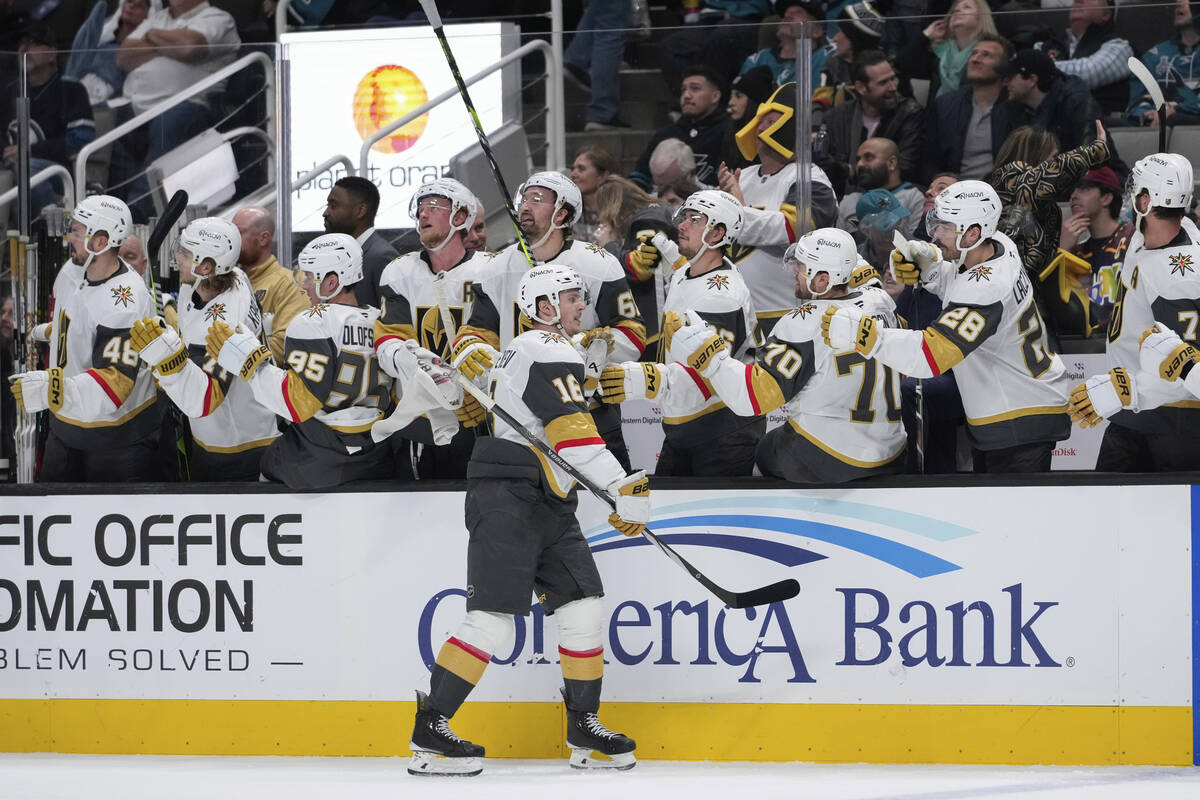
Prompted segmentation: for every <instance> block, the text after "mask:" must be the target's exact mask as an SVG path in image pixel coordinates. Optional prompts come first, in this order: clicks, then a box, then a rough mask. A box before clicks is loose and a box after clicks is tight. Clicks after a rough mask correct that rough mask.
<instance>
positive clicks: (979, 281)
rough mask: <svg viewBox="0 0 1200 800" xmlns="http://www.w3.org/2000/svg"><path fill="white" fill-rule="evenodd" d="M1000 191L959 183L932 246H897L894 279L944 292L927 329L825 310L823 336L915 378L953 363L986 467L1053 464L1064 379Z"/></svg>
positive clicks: (937, 219) (1063, 422)
mask: <svg viewBox="0 0 1200 800" xmlns="http://www.w3.org/2000/svg"><path fill="white" fill-rule="evenodd" d="M999 218H1000V198H999V197H998V196H997V195H996V191H995V190H994V189H993V188H992V187H991V186H989V185H988V184H986V183H984V182H982V181H960V182H958V183H956V184H954V185H953V186H950V187H948V188H947V189H945V190H943V191H942V193H941V194H939V195H938V196H937V199H936V200H935V201H934V207H933V210H932V211H931V212H930V214H929V218H928V219H927V220H926V227H927V230H928V231H929V233H930V235H931V236H932V238H933V241H934V244H932V245H931V244H927V243H925V242H918V241H909V242H907V243H906V247H905V249H904V251H903V252H901V251H900V250H894V251H892V254H891V258H892V263H893V269H894V271H895V272H896V276H897V277H898V278H899V279H900V280H902V281H904V282H906V283H914V282H916V281H917V280H918V279H919V280H920V282H921V285H922V286H923V287H925V288H926V289H928V290H930V291H931V292H933V293H934V294H935V295H937V296H938V297H940V298H941V299H942V309H943V310H942V313H941V315H940V316H939V317H938V318H937V320H936V321H935V322H934V323H933V324H932V325H930V326H929V327H928V328H926V329H925V330H923V331H907V330H893V329H887V328H882V327H880V326H879V325H878V324H877V323H876V321H875V319H874V318H873V317H871V316H869V315H867V314H866V313H864V312H863V311H862V310H861V309H857V308H855V307H853V306H840V307H838V308H828V309H826V310H825V312H824V315H823V317H822V320H821V325H822V332H823V335H824V337H825V343H826V344H828V345H829V346H830V347H832V348H834V349H835V350H837V351H839V352H841V351H843V350H848V349H854V350H857V351H858V352H859V353H860V354H862V355H864V356H867V357H868V358H874V359H875V360H876V361H878V362H879V363H880V365H881V366H888V367H891V368H892V369H893V370H896V371H897V372H900V373H903V374H905V375H911V376H913V377H915V378H928V377H931V376H933V375H940V374H942V373H943V372H945V371H947V370H949V369H951V368H953V369H954V374H955V377H956V378H957V379H958V386H959V390H960V391H961V393H962V402H963V409H964V410H965V412H966V416H967V434H968V436H969V437H970V439H971V444H972V445H973V446H974V450H975V454H974V455H975V469H976V471H981V472H1037V471H1047V470H1049V469H1050V456H1051V452H1052V451H1053V448H1054V443H1055V442H1056V441H1058V440H1060V439H1065V438H1067V436H1068V435H1070V430H1071V424H1070V419H1069V418H1068V417H1067V414H1066V411H1067V388H1068V387H1067V384H1066V381H1067V377H1066V369H1065V368H1064V367H1063V363H1062V360H1061V359H1060V358H1059V357H1058V356H1057V355H1055V354H1053V353H1051V352H1050V350H1049V347H1048V346H1047V343H1046V335H1045V327H1044V326H1043V324H1042V318H1041V314H1040V313H1039V312H1038V309H1037V305H1036V304H1035V303H1034V302H1033V292H1032V286H1031V284H1030V282H1029V278H1028V277H1027V276H1026V274H1025V270H1024V268H1023V267H1022V265H1021V256H1020V254H1019V253H1018V252H1017V250H1016V247H1015V246H1014V245H1013V242H1012V240H1011V239H1009V238H1008V237H1007V236H1005V235H1004V234H1002V233H999V232H997V230H996V223H997V221H998V220H999Z"/></svg>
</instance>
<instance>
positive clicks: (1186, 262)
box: [1167, 253, 1196, 278]
mask: <svg viewBox="0 0 1200 800" xmlns="http://www.w3.org/2000/svg"><path fill="white" fill-rule="evenodd" d="M1167 260H1168V261H1170V262H1171V274H1172V275H1175V274H1178V275H1179V277H1181V278H1182V277H1185V276H1186V275H1187V273H1189V272H1191V271H1193V270H1195V269H1196V267H1195V265H1194V264H1193V263H1192V256H1191V253H1175V254H1173V255H1170V256H1167Z"/></svg>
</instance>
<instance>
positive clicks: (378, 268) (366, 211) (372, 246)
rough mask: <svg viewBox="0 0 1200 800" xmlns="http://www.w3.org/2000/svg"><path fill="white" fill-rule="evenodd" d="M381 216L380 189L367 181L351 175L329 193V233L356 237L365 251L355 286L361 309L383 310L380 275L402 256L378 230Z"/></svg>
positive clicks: (327, 213) (324, 214) (326, 220)
mask: <svg viewBox="0 0 1200 800" xmlns="http://www.w3.org/2000/svg"><path fill="white" fill-rule="evenodd" d="M378 213H379V190H378V189H376V188H375V184H373V183H371V181H369V180H367V179H366V178H359V177H358V176H355V175H350V176H348V177H345V178H342V179H341V180H339V181H338V182H337V183H335V184H334V185H333V188H332V189H330V190H329V196H328V197H327V198H326V200H325V212H324V213H323V214H322V216H323V217H324V219H325V232H326V233H344V234H347V235H349V236H352V237H354V241H356V242H358V246H359V247H360V248H362V273H363V274H362V280H360V281H359V282H358V283H356V284H355V285H354V297H355V298H356V299H357V300H358V304H359V305H360V306H374V307H375V308H379V276H380V274H381V273H382V272H383V268H384V267H386V266H387V265H388V264H389V263H391V260H392V259H393V258H395V257H396V256H398V255H400V254H399V253H397V252H396V248H394V247H392V246H391V245H390V244H388V241H387V240H386V239H384V238H383V237H382V236H381V235H380V234H379V233H378V232H377V231H376V230H375V215H376V214H378ZM317 280H320V278H319V277H318V278H317Z"/></svg>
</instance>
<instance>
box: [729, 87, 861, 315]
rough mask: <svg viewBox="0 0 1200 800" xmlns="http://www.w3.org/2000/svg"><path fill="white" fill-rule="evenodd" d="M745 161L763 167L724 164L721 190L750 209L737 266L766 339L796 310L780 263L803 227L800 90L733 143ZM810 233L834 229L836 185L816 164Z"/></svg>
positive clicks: (771, 101) (761, 112) (780, 96)
mask: <svg viewBox="0 0 1200 800" xmlns="http://www.w3.org/2000/svg"><path fill="white" fill-rule="evenodd" d="M735 139H736V141H737V145H738V149H739V150H741V151H742V155H744V156H745V157H746V159H747V160H754V159H756V158H757V159H758V161H759V163H757V164H754V165H752V166H749V167H746V168H745V169H740V170H737V171H736V172H730V170H729V169H728V168H726V167H725V165H724V164H722V165H721V169H720V171H719V172H718V180H719V181H720V186H721V188H722V189H724V190H725V191H727V192H729V193H730V194H732V195H733V196H734V197H736V198H737V199H738V201H739V202H741V203H742V204H743V205H745V206H746V210H745V220H744V222H743V224H742V232H741V233H740V234H739V235H738V242H737V244H738V246H737V247H735V248H734V249H733V254H732V256H731V258H732V260H733V263H735V264H737V265H738V269H739V270H740V271H741V273H742V276H743V277H744V278H745V279H746V284H747V285H748V286H749V287H750V295H751V298H752V299H753V300H754V309H755V311H757V312H758V319H759V323H760V326H761V328H762V331H763V335H766V334H767V333H769V332H770V327H771V326H772V325H774V324H775V320H777V319H779V318H780V317H782V316H783V315H784V314H786V313H788V312H789V311H791V310H792V308H793V307H794V306H795V304H794V303H793V302H792V300H793V283H792V279H791V276H790V275H787V274H786V273H784V272H781V271H780V270H779V260H780V259H781V258H782V257H783V253H784V251H785V250H786V249H787V247H788V245H789V244H791V243H792V242H795V241H796V236H797V231H800V230H803V229H804V228H805V227H809V226H808V225H805V226H801V225H800V224H799V223H798V222H797V220H796V203H797V202H798V186H797V183H798V181H799V180H800V170H799V167H798V166H797V164H796V153H795V151H794V149H793V148H794V147H795V146H796V84H795V83H794V82H793V83H785V84H784V85H782V86H780V87H779V88H778V89H776V90H775V92H774V93H773V94H772V95H771V96H770V97H769V98H767V102H765V103H763V104H762V105H760V106H759V107H758V113H757V114H756V115H755V116H754V118H753V119H751V120H750V121H749V122H748V123H747V124H746V126H745V127H744V128H742V129H741V130H740V131H738V132H737V135H736V137H735ZM811 170H812V172H811V175H810V177H811V181H810V189H811V192H812V220H811V228H821V227H824V226H826V225H833V223H834V221H835V220H836V219H837V198H836V196H835V195H834V193H833V184H831V183H830V181H829V177H828V176H827V175H826V174H825V172H824V171H823V170H822V169H821V168H820V167H818V166H816V165H815V164H814V165H813V166H812V167H811Z"/></svg>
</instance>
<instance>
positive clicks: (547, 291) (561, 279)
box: [517, 263, 584, 325]
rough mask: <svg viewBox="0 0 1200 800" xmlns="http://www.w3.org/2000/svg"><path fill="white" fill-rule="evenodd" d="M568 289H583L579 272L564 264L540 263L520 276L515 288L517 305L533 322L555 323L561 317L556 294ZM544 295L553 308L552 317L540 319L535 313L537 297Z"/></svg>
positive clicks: (536, 311)
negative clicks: (518, 283)
mask: <svg viewBox="0 0 1200 800" xmlns="http://www.w3.org/2000/svg"><path fill="white" fill-rule="evenodd" d="M570 289H578V290H579V291H581V292H582V291H584V288H583V281H582V280H581V279H580V277H579V273H578V272H576V271H575V270H573V269H571V268H570V267H568V266H567V265H566V264H555V263H549V264H540V265H538V266H536V267H534V268H533V269H531V270H529V271H528V272H526V273H525V274H524V275H523V276H521V287H520V289H518V290H517V307H518V308H520V309H521V313H523V314H524V315H525V316H527V317H529V318H530V319H531V320H533V321H534V322H540V323H542V324H543V325H556V324H558V322H559V321H560V320H561V319H562V313H561V311H560V310H559V302H558V296H559V294H561V293H562V292H565V291H568V290H570ZM541 297H545V298H546V299H547V300H549V301H550V305H551V307H552V308H553V309H554V319H542V318H541V317H539V316H538V315H537V313H538V310H537V306H538V298H541Z"/></svg>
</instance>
